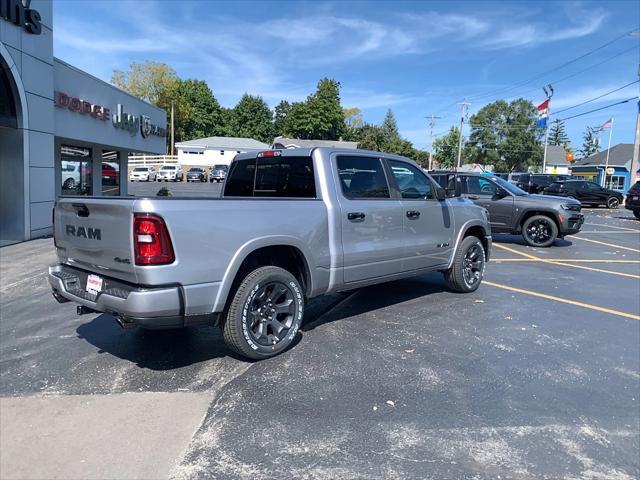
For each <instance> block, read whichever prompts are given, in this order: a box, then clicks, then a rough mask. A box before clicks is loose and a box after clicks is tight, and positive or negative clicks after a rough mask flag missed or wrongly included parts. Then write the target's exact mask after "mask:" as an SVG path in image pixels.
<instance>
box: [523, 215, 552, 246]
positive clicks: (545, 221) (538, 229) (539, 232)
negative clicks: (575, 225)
mask: <svg viewBox="0 0 640 480" xmlns="http://www.w3.org/2000/svg"><path fill="white" fill-rule="evenodd" d="M522 236H523V237H524V239H525V241H526V242H527V243H528V244H529V245H530V246H532V247H548V246H550V245H551V244H552V243H553V242H554V241H555V239H556V237H557V236H558V227H557V226H556V224H555V222H554V221H553V220H552V219H551V218H549V217H547V216H545V215H535V216H533V217H530V218H528V219H527V220H526V221H525V222H524V224H523V225H522Z"/></svg>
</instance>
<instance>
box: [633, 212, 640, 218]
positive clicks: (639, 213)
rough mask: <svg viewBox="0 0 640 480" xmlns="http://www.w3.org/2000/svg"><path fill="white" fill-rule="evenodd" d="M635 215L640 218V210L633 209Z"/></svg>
mask: <svg viewBox="0 0 640 480" xmlns="http://www.w3.org/2000/svg"><path fill="white" fill-rule="evenodd" d="M633 215H634V216H635V217H636V218H637V219H638V220H640V210H634V211H633Z"/></svg>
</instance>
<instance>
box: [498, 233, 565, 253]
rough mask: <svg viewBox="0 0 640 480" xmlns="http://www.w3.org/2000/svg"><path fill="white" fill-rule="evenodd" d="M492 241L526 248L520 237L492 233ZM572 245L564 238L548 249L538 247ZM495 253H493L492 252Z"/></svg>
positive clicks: (557, 240) (525, 243)
mask: <svg viewBox="0 0 640 480" xmlns="http://www.w3.org/2000/svg"><path fill="white" fill-rule="evenodd" d="M492 237H493V241H494V242H496V243H506V244H511V245H522V246H523V247H528V246H529V245H527V242H525V241H524V238H522V235H511V234H509V233H494V234H493V235H492ZM571 245H573V243H572V242H570V241H569V240H567V239H566V238H558V239H556V241H555V242H553V245H551V246H550V247H540V248H553V247H570V246H571ZM493 253H495V252H493Z"/></svg>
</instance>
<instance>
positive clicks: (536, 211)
mask: <svg viewBox="0 0 640 480" xmlns="http://www.w3.org/2000/svg"><path fill="white" fill-rule="evenodd" d="M535 215H544V216H546V217H549V218H551V220H553V223H555V224H556V227H558V233H560V231H561V230H562V226H561V225H560V222H559V221H558V217H557V215H556V212H554V211H553V210H550V209H546V208H529V209H527V210H524V211H522V212H521V213H520V216H519V217H518V221H517V222H516V224H515V225H516V232H515V233H518V234H520V233H522V225H523V224H524V222H525V221H526V220H527V219H528V218H531V217H533V216H535Z"/></svg>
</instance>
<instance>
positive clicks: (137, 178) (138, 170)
mask: <svg viewBox="0 0 640 480" xmlns="http://www.w3.org/2000/svg"><path fill="white" fill-rule="evenodd" d="M156 175H157V173H156V169H155V167H151V166H146V165H141V166H139V167H135V168H134V169H133V170H131V173H130V174H129V181H130V182H155V181H156Z"/></svg>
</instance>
